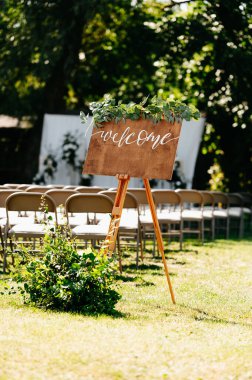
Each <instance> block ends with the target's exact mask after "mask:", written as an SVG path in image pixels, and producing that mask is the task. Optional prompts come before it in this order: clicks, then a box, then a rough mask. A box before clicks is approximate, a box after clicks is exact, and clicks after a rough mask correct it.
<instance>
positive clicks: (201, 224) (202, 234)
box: [200, 219, 205, 244]
mask: <svg viewBox="0 0 252 380" xmlns="http://www.w3.org/2000/svg"><path fill="white" fill-rule="evenodd" d="M200 228H201V242H202V244H204V241H205V236H204V228H205V225H204V219H202V220H201V222H200Z"/></svg>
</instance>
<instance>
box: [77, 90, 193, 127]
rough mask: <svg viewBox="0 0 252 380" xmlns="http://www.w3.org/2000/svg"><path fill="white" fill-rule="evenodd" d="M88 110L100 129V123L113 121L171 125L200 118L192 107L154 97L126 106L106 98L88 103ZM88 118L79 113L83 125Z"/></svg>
mask: <svg viewBox="0 0 252 380" xmlns="http://www.w3.org/2000/svg"><path fill="white" fill-rule="evenodd" d="M89 108H90V110H91V111H92V115H93V118H94V122H95V125H96V126H97V127H101V126H102V123H105V122H109V121H115V122H116V123H118V122H119V121H124V122H125V121H126V119H130V120H139V119H148V120H151V121H152V122H153V123H154V124H157V123H159V122H160V121H161V120H162V119H164V120H166V121H168V122H169V123H172V124H173V123H175V122H178V123H180V122H182V120H183V119H185V120H186V121H189V120H191V119H199V117H200V112H199V110H198V109H197V108H195V107H194V106H192V105H190V106H188V105H186V104H185V103H182V102H180V101H178V100H171V99H167V100H164V99H162V98H159V97H156V96H154V97H153V98H152V99H149V98H148V97H146V98H145V99H143V101H142V102H140V103H139V104H136V103H134V102H130V103H128V104H123V103H122V102H118V103H117V104H116V101H115V99H112V98H110V97H108V98H106V99H105V100H104V101H102V102H93V103H90V106H89ZM88 116H89V115H85V113H84V112H82V111H81V112H80V118H81V121H82V123H83V124H84V123H86V122H87V117H88Z"/></svg>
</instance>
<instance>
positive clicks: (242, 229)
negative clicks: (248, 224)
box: [239, 214, 244, 239]
mask: <svg viewBox="0 0 252 380" xmlns="http://www.w3.org/2000/svg"><path fill="white" fill-rule="evenodd" d="M243 231H244V215H243V214H241V218H240V224H239V238H240V239H242V238H243Z"/></svg>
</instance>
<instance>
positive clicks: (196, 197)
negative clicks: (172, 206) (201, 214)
mask: <svg viewBox="0 0 252 380" xmlns="http://www.w3.org/2000/svg"><path fill="white" fill-rule="evenodd" d="M175 191H176V192H177V193H178V194H179V195H180V197H181V200H182V203H183V204H185V203H186V204H187V205H191V204H193V205H195V204H198V205H199V206H200V207H201V208H202V207H203V196H202V194H201V192H200V191H197V190H184V189H177V190H175Z"/></svg>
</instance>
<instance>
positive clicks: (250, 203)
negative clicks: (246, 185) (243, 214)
mask: <svg viewBox="0 0 252 380" xmlns="http://www.w3.org/2000/svg"><path fill="white" fill-rule="evenodd" d="M239 195H240V196H241V197H242V201H243V205H244V206H245V207H248V208H251V209H252V194H251V193H244V192H242V193H239Z"/></svg>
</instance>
